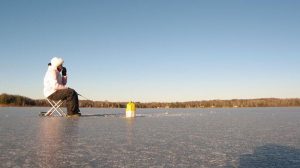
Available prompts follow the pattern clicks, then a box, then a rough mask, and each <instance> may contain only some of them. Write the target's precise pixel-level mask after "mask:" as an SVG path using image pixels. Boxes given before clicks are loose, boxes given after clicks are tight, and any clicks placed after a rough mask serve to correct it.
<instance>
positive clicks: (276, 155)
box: [239, 144, 300, 168]
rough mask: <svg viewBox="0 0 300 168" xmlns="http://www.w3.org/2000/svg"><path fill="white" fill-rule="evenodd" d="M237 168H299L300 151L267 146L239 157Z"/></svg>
mask: <svg viewBox="0 0 300 168" xmlns="http://www.w3.org/2000/svg"><path fill="white" fill-rule="evenodd" d="M239 165H240V166H239V168H300V149H296V148H292V147H288V146H281V145H276V144H268V145H264V146H260V147H257V148H256V149H255V150H254V153H253V154H245V155H241V157H240V164H239Z"/></svg>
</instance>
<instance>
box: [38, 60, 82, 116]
mask: <svg viewBox="0 0 300 168" xmlns="http://www.w3.org/2000/svg"><path fill="white" fill-rule="evenodd" d="M63 63H64V60H63V59H62V58H57V57H54V58H52V59H51V63H49V64H48V70H47V72H46V74H45V77H44V96H45V97H47V98H48V99H51V100H56V101H58V100H66V105H67V115H68V116H73V115H75V116H81V113H80V110H79V101H78V93H77V92H76V91H75V90H74V89H71V88H69V87H67V86H66V84H67V69H66V68H65V67H63ZM60 72H61V74H60Z"/></svg>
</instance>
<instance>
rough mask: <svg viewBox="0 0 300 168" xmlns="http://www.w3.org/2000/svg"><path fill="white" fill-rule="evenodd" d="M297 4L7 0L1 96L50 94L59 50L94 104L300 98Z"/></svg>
mask: <svg viewBox="0 0 300 168" xmlns="http://www.w3.org/2000/svg"><path fill="white" fill-rule="evenodd" d="M299 9H300V1H297V0H285V1H283V0H282V1H279V0H251V1H250V0H249V1H246V0H243V1H242V0H241V1H234V0H228V1H223V0H207V1H201V0H187V1H183V0H148V1H147V0H105V1H104V0H88V1H84V0H51V1H50V0H48V1H46V0H27V1H22V0H19V1H18V0H14V1H11V0H2V1H1V2H0V25H1V26H0V59H1V62H0V68H1V71H0V78H1V81H0V93H10V94H19V95H24V96H28V97H31V98H43V92H42V90H43V77H44V74H45V72H46V69H47V63H48V62H49V61H50V59H51V58H52V57H53V56H58V57H62V58H63V59H64V60H65V64H64V65H65V66H66V67H67V69H68V77H69V79H68V86H69V87H72V88H74V89H75V90H77V91H78V92H79V93H80V94H82V95H84V96H85V97H88V98H90V99H93V100H109V101H130V100H133V101H141V102H151V101H163V102H169V101H192V100H209V99H235V98H262V97H278V98H294V97H300V74H299V72H300V66H299V61H300V54H299V53H300V19H299V18H300V10H299Z"/></svg>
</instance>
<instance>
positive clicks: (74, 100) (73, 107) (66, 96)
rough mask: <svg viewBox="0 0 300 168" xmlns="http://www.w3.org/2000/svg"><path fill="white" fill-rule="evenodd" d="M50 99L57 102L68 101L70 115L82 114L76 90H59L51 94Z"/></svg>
mask: <svg viewBox="0 0 300 168" xmlns="http://www.w3.org/2000/svg"><path fill="white" fill-rule="evenodd" d="M48 98H49V99H51V100H56V101H58V100H66V101H67V102H66V105H67V113H68V115H72V114H77V113H79V112H80V110H79V104H78V103H79V102H78V94H77V92H76V91H75V90H74V89H71V88H68V89H62V90H57V91H56V92H54V93H53V94H51V95H50V96H49V97H48Z"/></svg>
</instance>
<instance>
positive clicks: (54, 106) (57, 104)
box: [44, 99, 67, 117]
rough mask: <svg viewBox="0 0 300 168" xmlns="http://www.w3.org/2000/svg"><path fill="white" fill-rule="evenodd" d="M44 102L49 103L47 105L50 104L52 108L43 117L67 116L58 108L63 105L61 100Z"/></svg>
mask: <svg viewBox="0 0 300 168" xmlns="http://www.w3.org/2000/svg"><path fill="white" fill-rule="evenodd" d="M46 100H47V101H48V102H49V104H51V106H52V107H51V108H50V109H49V110H48V111H47V112H46V113H45V114H44V116H55V114H56V115H58V116H61V117H64V116H67V114H66V113H65V112H64V111H63V110H62V109H61V108H60V106H61V105H62V104H63V103H64V101H63V100H58V101H55V100H51V99H46Z"/></svg>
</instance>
